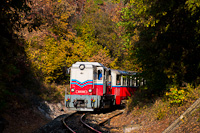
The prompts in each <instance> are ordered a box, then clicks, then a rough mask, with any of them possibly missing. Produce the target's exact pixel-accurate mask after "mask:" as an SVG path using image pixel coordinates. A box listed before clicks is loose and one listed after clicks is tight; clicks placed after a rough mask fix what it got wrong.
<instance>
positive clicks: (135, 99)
mask: <svg viewBox="0 0 200 133" xmlns="http://www.w3.org/2000/svg"><path fill="white" fill-rule="evenodd" d="M199 96H200V86H198V87H196V88H194V86H192V85H190V84H188V85H187V86H186V87H180V88H178V87H177V86H173V87H171V88H169V91H167V92H166V93H165V95H163V96H162V97H155V96H153V95H152V94H150V93H149V92H148V91H147V90H144V89H143V90H142V89H141V90H139V91H136V92H135V94H134V96H132V97H129V98H128V101H127V112H128V113H130V112H131V113H133V115H135V116H137V115H138V114H146V113H149V114H150V115H149V116H148V117H151V118H150V119H154V120H163V119H165V118H167V117H170V115H174V116H179V115H180V114H182V113H183V112H184V111H185V109H186V108H188V107H189V106H190V105H191V104H192V103H193V102H194V101H195V100H196V99H198V98H199Z"/></svg>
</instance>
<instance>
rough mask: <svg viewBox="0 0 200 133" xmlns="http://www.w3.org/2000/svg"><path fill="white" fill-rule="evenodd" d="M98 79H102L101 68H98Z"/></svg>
mask: <svg viewBox="0 0 200 133" xmlns="http://www.w3.org/2000/svg"><path fill="white" fill-rule="evenodd" d="M98 80H102V70H98Z"/></svg>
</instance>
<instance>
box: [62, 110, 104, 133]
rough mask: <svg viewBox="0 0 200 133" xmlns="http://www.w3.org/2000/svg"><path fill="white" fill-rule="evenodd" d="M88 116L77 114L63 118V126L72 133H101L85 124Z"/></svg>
mask: <svg viewBox="0 0 200 133" xmlns="http://www.w3.org/2000/svg"><path fill="white" fill-rule="evenodd" d="M85 116H86V114H84V113H78V112H75V113H73V114H71V115H69V116H66V117H64V118H63V124H64V125H65V127H66V128H67V129H68V130H69V132H72V133H94V132H95V133H101V132H102V131H98V130H96V129H94V128H93V127H91V126H90V125H88V124H87V123H85V122H84V119H85Z"/></svg>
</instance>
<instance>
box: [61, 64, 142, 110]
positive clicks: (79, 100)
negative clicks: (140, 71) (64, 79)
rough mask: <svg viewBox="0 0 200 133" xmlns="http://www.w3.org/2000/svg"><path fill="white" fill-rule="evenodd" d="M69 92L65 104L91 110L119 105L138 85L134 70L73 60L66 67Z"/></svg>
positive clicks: (74, 108)
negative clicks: (71, 63) (129, 70)
mask: <svg viewBox="0 0 200 133" xmlns="http://www.w3.org/2000/svg"><path fill="white" fill-rule="evenodd" d="M70 71H71V72H70V94H66V95H65V106H66V107H67V108H69V109H70V110H77V111H94V109H96V108H98V109H99V108H109V107H110V106H112V105H120V104H121V101H122V100H124V99H126V98H127V97H128V96H131V95H132V94H133V93H134V91H135V90H136V89H137V88H138V86H139V84H138V83H140V84H143V82H139V80H137V79H136V77H137V76H136V75H137V73H136V72H126V71H120V70H113V69H109V68H107V67H105V66H104V65H102V64H101V63H98V62H76V63H75V64H73V65H72V67H71V68H70Z"/></svg>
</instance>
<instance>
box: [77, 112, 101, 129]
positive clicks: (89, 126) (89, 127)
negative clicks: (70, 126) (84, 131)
mask: <svg viewBox="0 0 200 133" xmlns="http://www.w3.org/2000/svg"><path fill="white" fill-rule="evenodd" d="M84 116H85V114H83V115H82V116H81V119H80V121H81V123H82V124H84V125H85V126H86V127H88V128H89V129H90V130H92V131H94V132H96V133H101V132H100V131H98V130H96V129H94V128H93V127H91V126H89V125H88V124H86V123H85V122H84V121H83V117H84Z"/></svg>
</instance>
